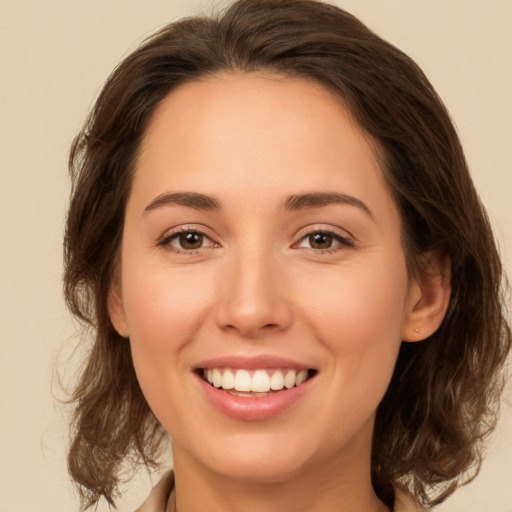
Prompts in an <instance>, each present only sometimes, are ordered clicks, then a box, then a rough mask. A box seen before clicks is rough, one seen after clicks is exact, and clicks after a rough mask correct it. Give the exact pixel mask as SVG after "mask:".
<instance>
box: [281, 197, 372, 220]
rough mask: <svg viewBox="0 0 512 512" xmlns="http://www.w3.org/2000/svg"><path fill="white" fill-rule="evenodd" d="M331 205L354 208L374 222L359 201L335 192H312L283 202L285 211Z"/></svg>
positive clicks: (369, 212) (368, 211)
mask: <svg viewBox="0 0 512 512" xmlns="http://www.w3.org/2000/svg"><path fill="white" fill-rule="evenodd" d="M331 204H347V205H350V206H355V207H357V208H359V209H361V210H362V211H363V212H365V213H366V214H367V215H368V216H369V217H370V218H371V219H373V220H375V217H374V215H373V212H372V211H371V210H370V208H369V207H368V206H367V205H366V204H365V203H364V202H363V201H361V199H358V198H357V197H354V196H350V195H347V194H339V193H337V192H313V193H308V194H299V195H292V196H290V197H288V198H287V199H286V200H285V201H284V203H283V208H284V209H285V210H303V209H307V208H320V207H322V206H329V205H331Z"/></svg>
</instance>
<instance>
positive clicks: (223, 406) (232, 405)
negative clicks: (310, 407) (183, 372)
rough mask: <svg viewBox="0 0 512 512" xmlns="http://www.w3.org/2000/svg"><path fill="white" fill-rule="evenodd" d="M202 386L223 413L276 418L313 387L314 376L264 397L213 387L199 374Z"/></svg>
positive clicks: (255, 418)
mask: <svg viewBox="0 0 512 512" xmlns="http://www.w3.org/2000/svg"><path fill="white" fill-rule="evenodd" d="M197 379H198V380H199V383H200V386H201V388H202V390H203V391H204V393H205V394H206V396H207V398H208V399H209V400H210V401H211V403H212V404H213V405H214V406H215V407H216V408H217V409H218V410H220V411H221V412H222V413H224V414H226V415H227V416H230V417H232V418H235V419H237V420H243V421H263V420H268V419H271V418H274V417H276V416H278V415H279V414H281V413H283V412H284V411H286V410H287V409H288V408H289V407H291V406H292V405H293V404H295V403H296V402H297V401H298V400H300V398H302V397H303V396H304V394H305V393H306V392H307V391H308V390H309V389H310V388H311V385H312V382H313V381H314V380H315V378H314V377H312V378H310V379H308V380H307V381H306V382H303V383H302V384H301V385H300V386H296V387H293V388H291V389H284V390H283V391H279V392H277V393H272V394H271V395H269V396H263V397H245V396H236V395H231V394H230V393H228V392H226V391H223V390H222V389H218V388H215V387H213V386H212V385H211V384H209V383H208V382H206V381H204V380H203V379H202V378H201V377H200V376H199V375H197Z"/></svg>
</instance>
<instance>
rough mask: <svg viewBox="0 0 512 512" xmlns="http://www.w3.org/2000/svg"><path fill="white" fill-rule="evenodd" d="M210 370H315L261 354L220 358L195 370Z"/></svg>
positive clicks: (292, 361) (288, 360)
mask: <svg viewBox="0 0 512 512" xmlns="http://www.w3.org/2000/svg"><path fill="white" fill-rule="evenodd" d="M208 368H239V369H244V370H256V369H258V368H268V369H271V368H275V369H278V368H287V369H288V368H289V369H296V370H302V369H313V368H312V367H311V366H310V365H308V364H304V363H301V362H299V361H295V360H293V359H289V358H287V357H281V356H275V355H270V354H260V355H256V356H243V355H242V356H240V355H238V356H234V355H230V356H220V357H214V358H211V359H205V360H204V361H200V362H199V363H197V364H196V365H195V367H194V369H196V370H198V369H208Z"/></svg>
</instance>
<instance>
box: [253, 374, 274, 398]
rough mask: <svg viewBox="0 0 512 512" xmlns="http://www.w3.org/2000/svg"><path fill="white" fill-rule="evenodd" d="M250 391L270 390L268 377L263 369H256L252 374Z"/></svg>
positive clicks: (262, 391) (263, 391)
mask: <svg viewBox="0 0 512 512" xmlns="http://www.w3.org/2000/svg"><path fill="white" fill-rule="evenodd" d="M251 391H256V392H258V393H265V392H266V391H270V377H269V376H268V373H267V372H266V371H265V370H256V371H255V372H254V375H253V376H252V383H251Z"/></svg>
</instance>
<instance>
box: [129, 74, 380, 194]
mask: <svg viewBox="0 0 512 512" xmlns="http://www.w3.org/2000/svg"><path fill="white" fill-rule="evenodd" d="M374 147H375V146H374V145H373V144H372V141H371V139H370V137H369V135H368V134H366V132H364V130H363V129H362V128H360V127H359V125H358V124H357V123H356V122H355V121H354V119H353V116H352V115H351V114H350V112H349V110H348V109H347V107H346V105H345V104H344V102H343V100H342V99H341V98H340V97H339V96H338V95H336V94H335V93H333V92H331V91H330V90H328V89H327V88H326V87H324V86H322V85H320V84H319V83H317V82H314V81H310V80H305V79H300V78H291V77H283V76H274V75H268V74H257V73H252V74H241V73H240V74H226V75H221V76H216V77H210V78H207V79H204V80H201V81H196V82H191V83H187V84H184V85H181V86H179V87H178V88H177V89H176V90H174V91H173V92H171V93H170V94H169V95H168V96H167V97H166V98H165V99H164V100H163V102H162V103H161V104H160V105H159V107H158V108H157V109H156V111H155V113H154V115H153V117H152V119H151V122H150V123H149V126H148V129H147V132H146V134H145V137H144V140H143V143H142V146H141V150H140V153H139V158H138V162H137V166H136V173H135V182H134V187H135V188H137V187H139V188H140V187H143V188H144V191H145V192H146V195H147V196H148V199H151V198H150V197H149V196H151V195H153V197H154V196H156V195H158V194H160V193H162V192H163V191H164V190H162V189H163V188H166V187H167V188H169V189H172V190H189V189H194V190H195V191H197V192H205V193H208V194H217V192H218V194H222V192H223V191H225V190H226V189H227V186H228V185H229V188H230V189H234V188H237V187H238V189H239V190H240V191H243V190H245V191H247V190H254V191H256V190H257V191H258V193H260V194H263V193H269V194H271V193H273V192H276V193H281V192H282V189H283V188H288V189H289V192H290V193H302V192H304V191H309V190H314V189H318V190H320V189H321V190H327V189H328V190H336V189H339V188H340V187H341V188H342V189H344V190H337V191H339V192H342V193H351V194H352V195H359V196H364V197H365V198H366V200H368V201H371V202H376V203H378V202H379V201H382V194H383V193H384V194H386V193H387V186H386V183H385V180H384V178H383V175H382V172H381V168H380V165H379V162H378V159H377V157H376V152H375V150H374ZM340 180H341V181H340ZM372 196H373V197H372Z"/></svg>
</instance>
